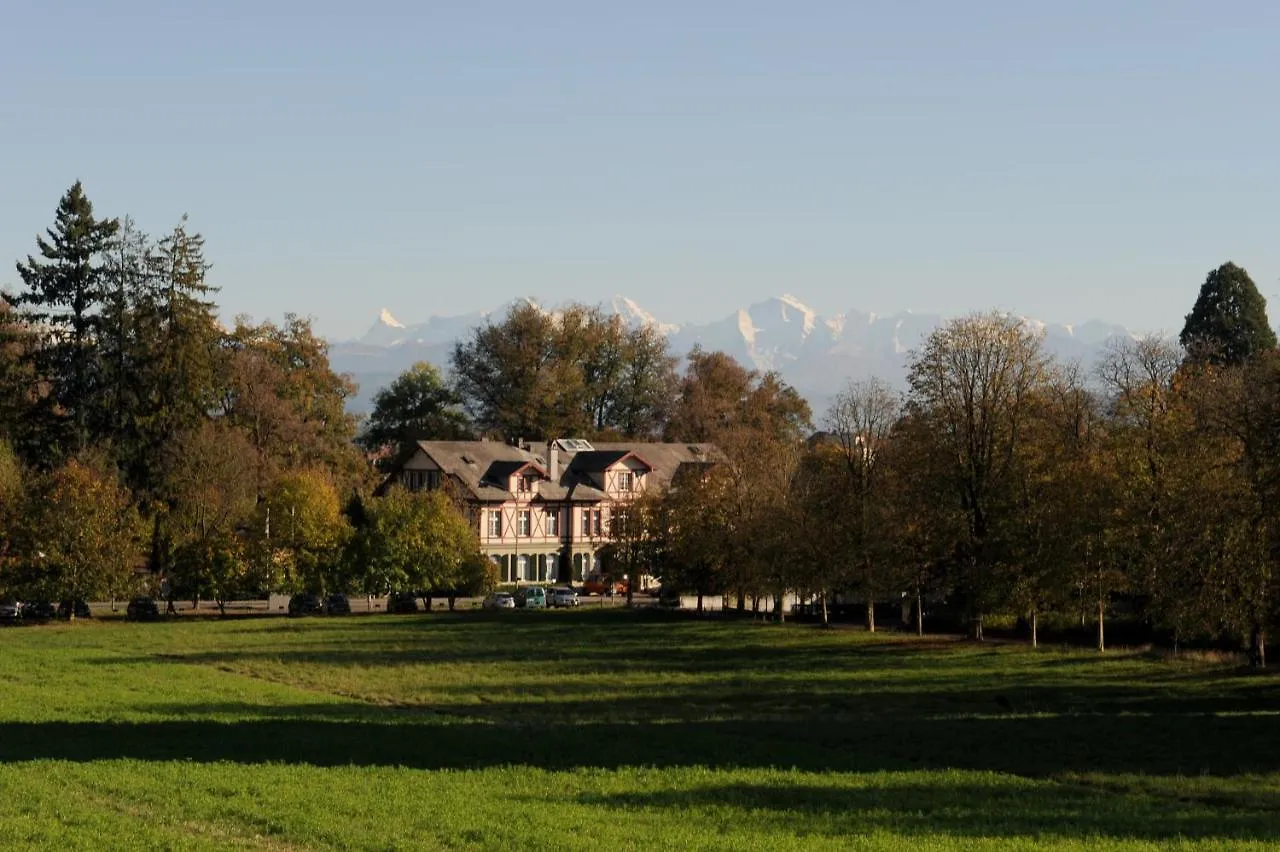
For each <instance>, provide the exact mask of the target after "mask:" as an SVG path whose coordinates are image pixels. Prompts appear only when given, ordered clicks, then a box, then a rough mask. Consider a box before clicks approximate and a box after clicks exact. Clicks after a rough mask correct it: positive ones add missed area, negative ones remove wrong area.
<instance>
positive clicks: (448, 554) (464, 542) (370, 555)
mask: <svg viewBox="0 0 1280 852" xmlns="http://www.w3.org/2000/svg"><path fill="white" fill-rule="evenodd" d="M363 512H364V514H365V522H364V524H363V526H362V527H361V528H360V529H358V530H357V533H356V538H355V541H353V554H354V558H355V559H357V560H359V561H360V564H359V565H357V566H356V570H357V571H358V575H359V576H360V578H361V580H362V583H361V585H362V586H363V587H364V591H365V592H367V593H369V594H385V593H386V592H389V591H395V590H411V589H417V590H423V591H427V590H434V589H453V588H457V587H458V586H460V585H462V584H463V582H464V581H466V580H467V577H468V575H469V574H470V573H471V572H470V571H468V570H467V569H468V566H469V565H470V563H471V562H472V561H473V560H475V559H477V558H479V557H478V554H479V550H480V543H479V539H478V538H477V535H476V531H475V529H474V528H473V527H472V525H471V523H470V522H469V521H468V520H467V518H466V516H465V515H463V513H462V512H461V511H460V510H459V509H458V507H457V506H456V505H455V504H454V503H453V502H452V501H451V500H450V499H449V498H448V497H447V496H445V495H444V494H443V493H441V492H439V491H417V492H410V491H405V490H403V489H400V488H393V489H392V490H391V491H390V492H388V493H387V495H386V496H384V497H379V498H375V499H374V500H371V501H369V502H367V503H365V504H364V508H363ZM472 570H474V569H472Z"/></svg>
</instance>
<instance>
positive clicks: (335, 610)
mask: <svg viewBox="0 0 1280 852" xmlns="http://www.w3.org/2000/svg"><path fill="white" fill-rule="evenodd" d="M324 612H325V615H350V614H351V601H350V600H348V599H347V596H346V595H329V597H327V598H325V601H324Z"/></svg>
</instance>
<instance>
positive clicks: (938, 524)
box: [619, 264, 1280, 664]
mask: <svg viewBox="0 0 1280 852" xmlns="http://www.w3.org/2000/svg"><path fill="white" fill-rule="evenodd" d="M826 420H827V423H826V429H827V430H826V431H825V432H822V433H819V434H818V435H815V436H813V437H812V438H811V439H810V440H808V441H807V442H804V443H788V442H785V441H772V440H768V439H767V438H765V437H762V436H761V435H760V434H759V433H757V434H755V435H753V436H750V438H749V440H748V442H747V443H746V444H745V445H743V444H735V443H734V441H733V440H728V441H726V443H725V446H724V448H725V450H726V454H727V459H726V462H725V463H724V464H722V465H720V466H718V467H717V468H715V469H714V470H712V471H710V472H709V473H708V475H706V476H705V477H701V478H697V479H695V480H693V481H690V482H686V483H683V484H682V485H681V487H679V488H676V489H673V490H672V491H671V492H670V493H669V494H667V495H665V496H664V497H663V498H662V499H656V500H648V501H646V502H645V503H642V504H640V505H638V506H637V507H636V508H635V509H634V515H635V517H634V518H631V519H624V523H623V525H622V526H621V527H620V529H622V530H624V531H629V532H628V533H627V534H626V535H624V536H623V537H622V538H623V540H622V541H621V542H620V545H619V551H620V557H621V563H623V564H624V566H625V565H630V567H631V568H632V570H635V569H637V568H639V569H645V567H646V566H648V568H649V569H650V570H653V571H654V572H656V573H658V574H659V575H661V577H662V579H663V580H664V582H671V583H674V584H675V585H677V586H678V587H680V588H682V589H684V590H685V591H687V592H691V593H696V594H699V595H709V594H717V595H718V594H726V595H729V596H731V597H736V603H737V606H738V607H739V608H744V607H745V606H746V604H747V601H748V600H759V599H760V598H762V597H768V598H775V599H777V601H778V603H779V604H780V603H781V599H782V597H783V595H784V594H786V593H797V594H799V595H800V596H802V597H805V598H814V599H816V600H817V602H818V605H819V606H820V607H821V608H822V611H823V613H824V615H825V613H826V607H827V605H828V604H829V602H831V601H832V600H834V599H835V597H836V596H837V595H840V596H841V597H842V598H843V599H844V600H850V599H851V600H856V601H860V602H862V605H865V607H866V618H867V620H868V623H869V626H870V627H872V628H873V629H874V617H875V610H874V605H875V604H876V603H899V602H901V601H902V600H903V598H904V597H905V598H906V599H907V602H908V603H910V604H912V606H913V608H914V610H915V614H916V615H915V617H916V618H917V619H919V618H920V615H921V613H922V611H937V610H949V611H950V612H952V613H953V614H955V615H956V616H958V617H959V618H961V619H962V620H963V622H964V623H967V624H968V628H969V630H970V632H971V635H972V636H974V637H976V638H981V637H982V633H983V624H984V619H985V618H986V617H988V616H990V615H992V614H1001V615H1006V616H1016V617H1019V618H1022V619H1025V623H1026V625H1027V629H1028V630H1029V631H1030V635H1031V638H1032V640H1033V641H1034V640H1035V638H1036V632H1037V626H1038V622H1039V620H1040V619H1041V618H1042V617H1043V616H1045V615H1047V614H1054V615H1057V616H1064V617H1066V618H1068V619H1071V620H1073V621H1074V620H1077V619H1078V621H1079V623H1080V624H1084V623H1085V622H1086V620H1087V622H1088V623H1089V624H1090V625H1092V629H1094V630H1096V641H1097V647H1098V649H1099V650H1102V649H1103V648H1105V642H1106V640H1105V629H1106V628H1105V625H1106V622H1107V619H1108V618H1109V617H1110V616H1111V614H1112V613H1114V612H1116V611H1117V610H1122V611H1123V612H1124V613H1125V614H1126V617H1129V618H1136V619H1141V620H1142V622H1143V623H1145V624H1146V625H1147V626H1148V629H1149V631H1151V633H1152V634H1153V635H1156V634H1159V635H1164V636H1166V637H1168V638H1170V639H1172V641H1174V642H1180V641H1191V640H1206V639H1207V640H1213V641H1224V640H1226V641H1232V642H1236V641H1238V642H1241V643H1243V644H1244V646H1246V647H1248V648H1249V649H1250V651H1251V653H1252V656H1253V659H1254V661H1255V662H1256V663H1258V664H1265V652H1266V636H1267V633H1268V632H1269V631H1270V630H1271V629H1272V628H1274V627H1275V625H1276V622H1277V619H1278V616H1280V606H1278V601H1280V570H1278V569H1280V354H1278V353H1277V351H1276V338H1275V335H1274V333H1273V332H1272V330H1271V328H1270V325H1269V323H1268V322H1267V318H1266V313H1265V306H1264V303H1263V300H1262V298H1261V296H1260V295H1259V294H1258V292H1257V289H1256V287H1255V286H1254V284H1253V282H1252V281H1251V280H1250V279H1249V277H1248V275H1247V274H1246V273H1245V271H1244V270H1243V269H1240V268H1239V267H1236V266H1234V265H1232V264H1226V265H1224V266H1223V267H1221V268H1220V269H1217V270H1215V271H1214V272H1212V273H1211V274H1210V275H1209V276H1208V279H1207V280H1206V282H1205V283H1204V286H1203V287H1202V289H1201V292H1200V295H1199V298H1198V299H1197V301H1196V302H1195V305H1194V308H1193V310H1192V312H1191V313H1190V314H1189V315H1188V317H1187V322H1186V326H1185V328H1184V330H1183V332H1182V334H1181V338H1180V342H1179V343H1175V342H1173V341H1169V340H1165V339H1162V338H1158V337H1144V338H1139V339H1131V340H1130V339H1126V340H1122V341H1116V342H1115V343H1114V344H1113V345H1112V346H1111V348H1110V349H1109V351H1108V352H1107V354H1106V356H1105V357H1104V358H1103V359H1102V361H1101V363H1100V365H1099V366H1098V367H1097V369H1096V371H1095V372H1094V373H1092V374H1085V373H1083V372H1082V371H1081V369H1080V368H1079V367H1078V366H1077V365H1074V364H1064V363H1059V362H1056V361H1055V360H1054V359H1053V358H1051V357H1049V356H1048V355H1046V354H1045V352H1044V349H1043V347H1042V341H1041V337H1040V336H1039V335H1038V334H1037V333H1035V332H1033V331H1032V330H1030V329H1028V328H1027V327H1026V325H1025V324H1023V323H1022V322H1021V321H1019V320H1017V319H1016V318H1012V317H1008V316H1005V315H1001V314H994V313H993V314H981V315H973V316H969V317H965V318H961V319H957V320H954V321H952V322H950V323H948V324H946V325H945V326H943V327H941V328H939V329H937V330H936V331H935V332H934V333H933V334H931V335H930V336H929V337H928V338H927V339H926V340H925V341H924V342H923V344H922V345H921V346H920V348H919V349H917V350H916V351H915V352H913V353H912V355H911V358H910V364H909V391H908V392H907V393H906V394H905V396H904V395H900V394H898V393H896V392H894V391H892V390H891V389H890V388H889V387H888V386H887V385H885V384H884V383H882V382H878V381H875V380H871V381H862V382H856V383H853V384H851V385H850V386H849V387H848V389H847V390H846V391H845V392H844V393H843V394H842V395H840V396H839V398H838V399H837V400H836V401H835V402H834V404H833V405H832V407H831V410H830V411H829V412H828V414H827V417H826ZM917 627H918V629H919V627H920V625H919V622H917Z"/></svg>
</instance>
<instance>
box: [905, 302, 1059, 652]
mask: <svg viewBox="0 0 1280 852" xmlns="http://www.w3.org/2000/svg"><path fill="white" fill-rule="evenodd" d="M1047 366H1048V361H1047V359H1046V357H1045V356H1044V355H1043V354H1042V353H1041V337H1040V336H1039V335H1037V334H1034V333H1032V332H1031V331H1029V330H1028V329H1027V328H1026V326H1025V325H1024V324H1023V323H1022V321H1021V320H1019V319H1017V318H1015V317H1010V316H1007V315H1003V314H998V313H989V314H972V315H970V316H967V317H962V318H960V319H955V320H952V321H951V322H949V323H947V324H946V325H944V326H942V327H941V328H939V329H937V330H935V331H934V332H933V333H932V334H930V335H929V337H928V338H927V339H926V340H925V342H924V343H923V345H922V346H921V348H920V349H919V350H917V351H915V352H913V353H912V355H911V360H910V368H909V373H908V381H909V383H910V386H911V393H910V397H909V404H910V407H911V411H912V414H913V416H915V417H918V418H920V420H921V421H923V422H924V423H926V424H927V425H928V426H929V429H930V433H931V435H932V437H933V439H934V441H935V442H936V448H937V451H938V453H939V454H940V456H941V457H942V458H943V459H945V460H946V467H945V468H944V470H945V476H946V479H947V481H948V482H949V483H950V485H951V489H952V493H953V496H954V499H956V500H957V501H958V503H959V506H960V508H961V510H962V511H963V513H964V515H965V518H966V521H967V530H966V536H965V540H964V542H963V566H964V571H963V577H962V581H963V582H962V590H963V591H964V593H965V597H966V604H967V607H968V610H969V619H970V632H971V635H972V636H973V638H975V639H978V640H979V641H980V640H981V639H982V619H983V613H984V611H985V610H986V609H987V608H988V607H989V606H991V605H992V603H993V602H995V601H996V600H998V596H997V595H994V594H993V592H994V591H995V589H994V587H993V579H994V578H993V576H992V575H993V571H994V569H995V568H996V565H997V563H998V558H997V555H996V553H995V549H994V548H993V544H994V543H995V542H993V541H992V535H993V533H994V532H995V531H996V529H997V525H998V522H999V521H1000V513H1001V512H1004V511H1009V498H1010V493H1009V487H1010V484H1011V476H1010V474H1011V472H1012V471H1013V469H1014V464H1015V461H1016V460H1017V459H1018V455H1019V453H1021V452H1022V450H1023V447H1022V444H1023V440H1024V438H1025V433H1026V426H1027V414H1028V406H1029V403H1030V399H1031V395H1032V393H1033V392H1034V391H1035V390H1036V389H1037V388H1038V387H1040V386H1041V385H1042V384H1043V382H1044V380H1045V377H1046V370H1047Z"/></svg>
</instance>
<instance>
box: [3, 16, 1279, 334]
mask: <svg viewBox="0 0 1280 852" xmlns="http://www.w3.org/2000/svg"><path fill="white" fill-rule="evenodd" d="M182 6H190V7H191V8H189V9H182V8H180V7H182ZM1278 31H1280V4H1276V3H1270V2H1229V0H1227V2H1218V3H1206V2H1181V0H1159V2H1157V1H1156V0H1150V1H1148V0H1127V2H1114V0H1108V2H1091V0H1080V2H1072V3H1052V4H1051V3H1047V2H1046V3H1041V2H1025V0H1018V2H980V0H974V2H970V3H956V2H951V1H950V0H947V2H925V0H898V2H892V3H890V2H878V3H863V2H854V0H844V2H804V0H788V2H781V0H778V1H777V2H751V0H737V2H714V1H713V0H702V2H696V3H691V2H688V0H684V2H665V0H650V2H646V3H609V2H599V0H594V2H580V3H568V2H557V1H556V0H544V2H540V3H530V2H518V1H517V0H510V1H509V2H497V0H467V2H454V3H440V2H379V0H366V2H362V3H330V2H326V0H311V2H305V3H302V2H292V0H290V1H289V2H271V0H257V2H238V0H225V2H220V3H205V4H180V3H173V2H170V0H164V1H163V2H161V1H160V0H114V2H112V3H109V4H105V3H96V2H93V3H91V2H88V0H81V2H79V3H67V2H58V0H45V2H39V3H37V2H29V1H28V2H20V0H15V2H14V3H11V4H7V5H6V7H5V9H4V11H3V12H0V116H3V123H2V124H0V287H7V288H12V287H14V286H16V285H17V283H18V278H17V275H16V272H15V271H14V269H13V266H12V263H11V261H16V260H18V259H19V258H23V257H25V256H26V254H27V253H29V252H32V251H34V249H35V236H36V234H37V233H38V232H40V231H41V230H42V229H43V228H45V227H47V226H48V225H49V224H50V223H51V222H52V220H53V213H54V209H55V207H56V205H57V202H58V199H59V197H60V196H61V195H62V193H63V192H64V191H65V190H66V189H67V188H68V187H69V186H70V185H71V184H72V183H73V182H74V181H75V180H77V179H79V180H82V181H83V182H84V186H85V190H86V192H87V194H88V196H89V197H90V199H92V201H93V202H94V204H95V209H96V211H97V212H98V213H99V214H100V215H110V216H123V215H126V214H127V215H129V216H132V217H133V219H134V220H135V221H136V222H137V223H138V224H139V226H141V227H142V228H143V229H144V230H146V231H148V232H151V233H153V234H160V233H163V232H164V231H166V230H168V229H170V228H172V227H173V226H174V225H176V224H177V222H178V219H179V217H180V216H181V215H182V214H184V213H186V214H189V216H190V222H191V225H190V227H191V228H193V229H195V230H197V231H199V232H201V233H202V234H204V236H205V237H206V240H207V253H208V256H209V259H210V260H211V261H212V262H213V264H214V267H213V270H212V272H211V273H210V280H211V283H213V284H215V285H217V286H219V287H221V294H220V299H219V301H220V304H221V306H222V309H223V311H224V313H225V314H226V315H227V316H232V315H235V314H239V313H248V314H251V315H253V316H255V317H257V318H268V317H273V318H278V317H280V316H281V315H282V314H283V313H284V312H285V311H292V312H295V313H298V314H302V315H309V316H312V317H314V318H315V321H316V325H317V328H318V329H319V330H320V331H321V332H322V333H324V334H327V335H330V336H332V337H334V338H339V339H341V338H346V337H351V336H355V335H358V334H360V333H361V332H363V331H364V330H365V329H366V328H367V327H368V326H369V325H370V324H371V323H372V322H373V320H374V318H375V317H376V316H377V314H378V310H379V309H380V308H383V307H386V308H388V309H390V310H391V312H392V313H393V314H395V315H396V316H397V317H399V318H400V319H401V320H403V321H406V322H413V321H422V320H425V319H427V318H428V317H429V316H432V315H435V314H444V315H450V314H458V313H465V312H469V311H472V310H477V309H487V308H492V307H494V306H497V305H500V304H502V303H505V302H507V301H509V300H511V299H513V298H516V297H520V296H532V297H535V298H537V299H539V300H542V301H544V302H560V301H567V300H579V301H587V302H593V301H599V300H602V299H607V298H609V297H610V296H612V295H613V294H622V295H627V296H630V297H632V298H633V299H635V300H636V301H637V302H639V303H640V304H641V305H643V306H644V307H645V308H647V309H648V310H649V311H650V312H652V313H654V314H655V315H657V316H658V317H659V318H661V319H663V320H669V321H700V322H701V321H708V320H711V319H715V318H718V317H720V316H723V315H725V314H727V313H728V312H729V311H730V310H732V309H733V308H736V307H738V306H740V305H746V304H749V303H752V302H756V301H760V300H763V299H766V298H768V297H770V296H776V295H779V294H782V293H792V294H794V295H795V296H797V297H799V298H800V299H801V300H803V301H804V302H806V303H807V304H808V305H809V306H811V307H812V308H814V309H816V310H818V311H819V312H822V313H825V314H833V313H837V312H841V311H845V310H849V309H856V310H862V311H876V312H878V313H881V314H886V313H894V312H897V311H900V310H915V311H919V312H928V313H943V314H957V313H964V312H967V311H971V310H985V309H989V308H998V309H1003V310H1010V311H1016V312H1018V313H1022V314H1024V315H1027V316H1032V317H1036V318H1039V319H1043V320H1046V321H1052V322H1083V321H1085V320H1089V319H1102V320H1106V321H1110V322H1116V323H1121V324H1124V325H1126V326H1128V327H1130V328H1131V329H1135V330H1143V331H1158V330H1165V331H1173V332H1176V331H1177V330H1178V329H1180V328H1181V325H1182V321H1183V317H1184V315H1185V314H1186V313H1187V311H1189V310H1190V308H1191V305H1192V303H1193V302H1194V300H1195V296H1196V292H1197V290H1198V287H1199V285H1200V284H1201V283H1202V282H1203V280H1204V277H1205V275H1206V273H1207V272H1208V271H1209V270H1210V269H1212V268H1214V267H1216V266H1218V265H1219V264H1221V263H1223V262H1225V261H1227V260H1232V261H1234V262H1236V263H1238V264H1240V265H1242V266H1244V267H1245V268H1246V269H1248V270H1249V272H1250V273H1251V274H1252V276H1253V278H1254V280H1255V281H1256V282H1257V284H1258V287H1259V289H1260V290H1261V291H1262V293H1263V294H1264V295H1265V296H1267V297H1269V298H1270V299H1271V300H1272V301H1273V302H1280V295H1277V294H1280V228H1278V227H1277V225H1278V224H1280V223H1278V221H1277V220H1278V219H1280V160H1277V156H1276V152H1277V151H1278V150H1280V146H1278V144H1277V143H1278V142H1280V111H1277V110H1276V109H1275V105H1276V98H1277V90H1278V88H1280V85H1278V84H1280V51H1277V50H1276V49H1275V44H1274V40H1275V33H1276V32H1278ZM1277 310H1280V308H1277Z"/></svg>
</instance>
